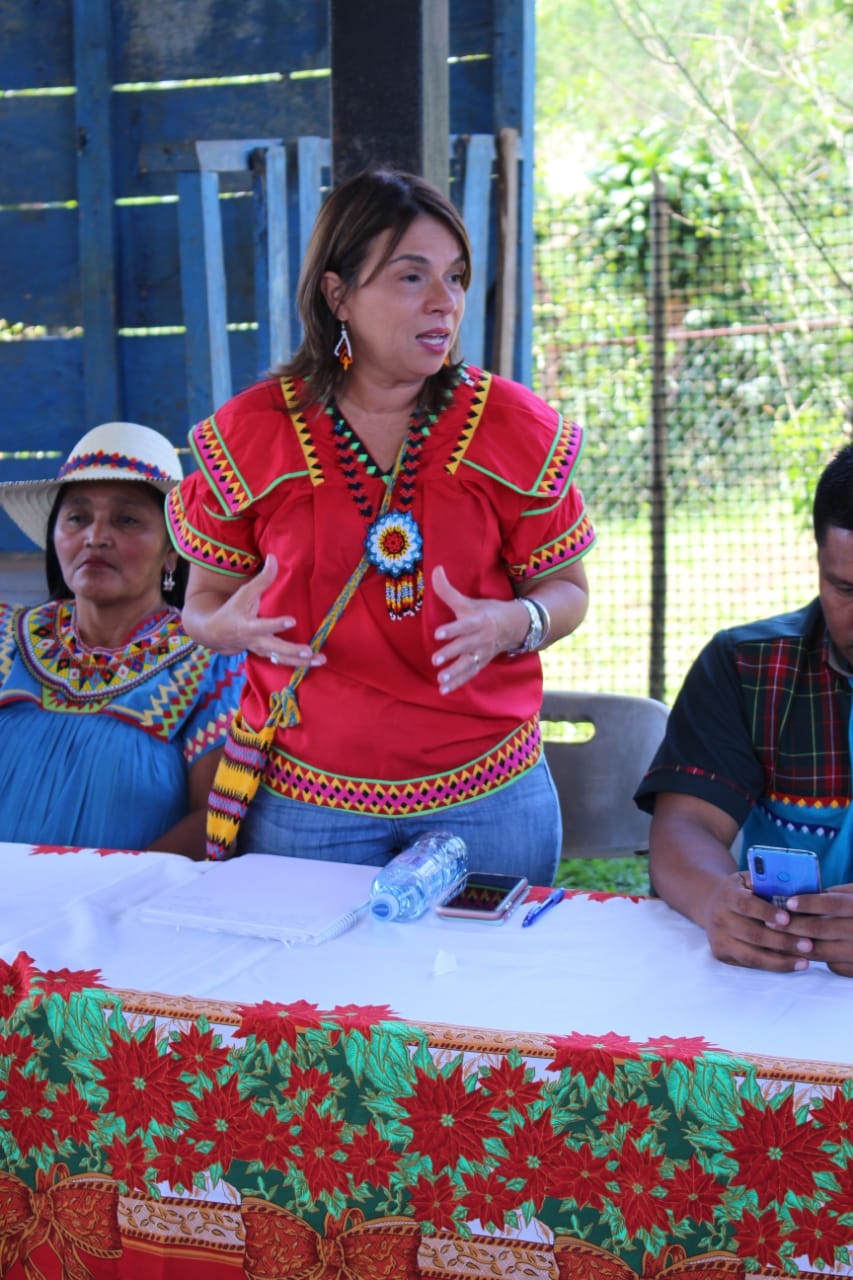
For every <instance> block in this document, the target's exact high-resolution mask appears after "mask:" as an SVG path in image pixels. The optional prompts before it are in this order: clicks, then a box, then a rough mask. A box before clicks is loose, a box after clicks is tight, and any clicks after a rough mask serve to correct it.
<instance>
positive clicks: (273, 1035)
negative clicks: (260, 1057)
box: [236, 1000, 326, 1053]
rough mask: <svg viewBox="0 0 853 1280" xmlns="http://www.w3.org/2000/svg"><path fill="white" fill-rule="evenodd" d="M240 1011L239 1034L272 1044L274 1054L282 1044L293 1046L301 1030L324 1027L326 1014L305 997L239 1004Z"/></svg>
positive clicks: (271, 1050) (238, 1010)
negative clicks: (278, 1002) (292, 1000)
mask: <svg viewBox="0 0 853 1280" xmlns="http://www.w3.org/2000/svg"><path fill="white" fill-rule="evenodd" d="M237 1012H238V1013H239V1014H240V1017H241V1019H242V1021H241V1023H240V1026H239V1027H238V1029H237V1031H236V1035H237V1036H238V1037H239V1036H245V1037H247V1038H248V1037H249V1036H254V1037H255V1039H256V1040H262V1041H263V1042H264V1043H265V1044H267V1045H269V1049H270V1052H271V1053H275V1052H276V1050H278V1049H280V1048H281V1046H282V1045H283V1044H287V1045H289V1046H290V1048H291V1049H294V1048H295V1047H296V1040H297V1037H298V1035H299V1032H300V1030H303V1029H306V1028H309V1027H315V1028H319V1027H321V1026H322V1024H323V1018H324V1017H325V1016H326V1015H325V1014H324V1013H322V1012H320V1011H319V1010H318V1008H317V1006H316V1004H309V1003H308V1002H307V1001H306V1000H295V1001H294V1002H293V1003H292V1004H277V1003H275V1002H274V1001H271V1000H262V1001H261V1002H260V1003H259V1004H248V1005H240V1006H238V1009H237Z"/></svg>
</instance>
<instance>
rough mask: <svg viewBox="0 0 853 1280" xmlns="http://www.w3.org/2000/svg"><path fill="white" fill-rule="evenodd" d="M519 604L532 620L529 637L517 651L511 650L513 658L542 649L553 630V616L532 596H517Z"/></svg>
mask: <svg viewBox="0 0 853 1280" xmlns="http://www.w3.org/2000/svg"><path fill="white" fill-rule="evenodd" d="M516 599H517V600H518V602H519V604H523V605H524V607H525V609H526V610H527V613H528V616H529V618H530V625H529V627H528V628H527V635H526V636H525V637H524V640H523V641H522V643H521V644H520V645H519V647H518V648H517V649H511V650H510V651H509V656H510V657H511V658H512V657H514V656H515V654H517V653H534V652H535V650H537V649H540V648H541V647H542V645H543V644H545V642H546V640H547V639H548V635H549V632H550V630H551V615H550V614H549V613H548V610H547V609H546V608H545V606H544V604H542V603H541V602H540V601H539V600H533V599H531V597H530V596H516Z"/></svg>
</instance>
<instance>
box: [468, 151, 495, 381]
mask: <svg viewBox="0 0 853 1280" xmlns="http://www.w3.org/2000/svg"><path fill="white" fill-rule="evenodd" d="M494 157H495V140H494V138H493V137H492V135H491V134H475V135H474V136H473V137H472V138H469V139H468V140H467V146H466V148H465V171H464V177H463V179H462V192H461V198H460V206H459V208H460V212H461V214H462V217H463V218H464V220H465V226H466V227H467V229H468V236H469V238H470V240H471V253H472V257H473V260H474V273H473V277H472V280H471V284H470V286H469V288H468V294H467V298H466V301H465V315H464V316H463V318H462V326H461V329H460V334H459V348H460V352H461V354H462V356H463V357H464V359H466V360H470V361H471V363H472V364H476V365H480V366H482V365H483V364H484V363H485V359H486V290H487V285H488V266H487V264H488V257H489V222H490V209H491V199H492V167H493V164H494Z"/></svg>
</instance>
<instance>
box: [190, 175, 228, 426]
mask: <svg viewBox="0 0 853 1280" xmlns="http://www.w3.org/2000/svg"><path fill="white" fill-rule="evenodd" d="M178 200H179V204H178V231H179V242H180V250H181V297H182V299H183V313H184V324H185V325H186V349H187V408H188V410H189V413H190V416H191V417H193V418H196V419H198V418H203V417H205V415H206V414H208V413H210V412H211V410H212V409H213V407H214V405H217V404H221V403H222V402H223V400H227V399H228V398H229V397H230V395H231V365H230V360H229V352H228V332H227V315H226V299H225V258H224V255H223V251H222V223H221V221H220V218H219V176H218V174H216V173H210V172H202V173H179V174H178Z"/></svg>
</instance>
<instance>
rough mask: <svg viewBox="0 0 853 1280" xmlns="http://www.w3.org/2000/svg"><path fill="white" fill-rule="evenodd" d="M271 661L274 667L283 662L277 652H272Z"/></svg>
mask: <svg viewBox="0 0 853 1280" xmlns="http://www.w3.org/2000/svg"><path fill="white" fill-rule="evenodd" d="M270 662H271V663H272V664H273V666H274V667H277V666H278V664H279V663H280V662H281V658H280V657H279V656H278V654H277V653H271V654H270Z"/></svg>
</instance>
